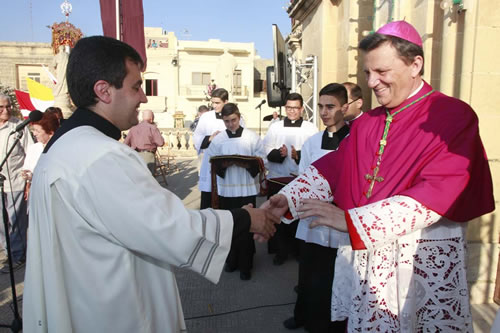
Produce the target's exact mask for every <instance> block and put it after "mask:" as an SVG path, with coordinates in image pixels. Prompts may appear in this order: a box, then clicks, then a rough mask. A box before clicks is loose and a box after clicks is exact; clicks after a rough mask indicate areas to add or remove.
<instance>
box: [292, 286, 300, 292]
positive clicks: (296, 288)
mask: <svg viewBox="0 0 500 333" xmlns="http://www.w3.org/2000/svg"><path fill="white" fill-rule="evenodd" d="M293 291H295V293H296V294H298V293H299V286H295V287H293Z"/></svg>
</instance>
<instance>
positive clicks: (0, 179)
mask: <svg viewBox="0 0 500 333" xmlns="http://www.w3.org/2000/svg"><path fill="white" fill-rule="evenodd" d="M22 136H23V132H22V131H20V132H18V135H17V138H16V140H15V141H14V143H13V144H12V146H11V147H10V149H9V151H8V152H7V154H6V155H5V158H4V160H3V161H2V163H1V164H0V194H1V195H2V205H3V206H2V208H3V209H2V216H3V226H4V230H5V245H6V248H7V261H8V263H9V276H10V288H11V292H12V302H13V305H14V320H13V321H12V324H10V325H6V324H0V327H8V328H10V329H11V330H12V332H20V331H21V330H22V328H23V320H22V318H21V316H20V315H19V308H18V306H17V295H16V281H15V279H14V269H13V268H12V252H11V248H10V236H9V217H8V213H7V207H6V200H5V191H4V183H5V180H6V178H5V176H4V175H3V174H1V172H2V168H3V166H4V164H5V163H6V162H7V159H8V158H9V156H10V154H12V151H13V150H14V148H15V147H16V145H17V144H18V143H19V141H20V140H21V137H22Z"/></svg>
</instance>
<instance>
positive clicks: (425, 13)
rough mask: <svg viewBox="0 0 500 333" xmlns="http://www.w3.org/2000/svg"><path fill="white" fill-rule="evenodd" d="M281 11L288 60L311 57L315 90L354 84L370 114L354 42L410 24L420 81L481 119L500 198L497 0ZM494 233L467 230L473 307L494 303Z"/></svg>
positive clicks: (338, 0)
mask: <svg viewBox="0 0 500 333" xmlns="http://www.w3.org/2000/svg"><path fill="white" fill-rule="evenodd" d="M443 8H444V9H443ZM287 12H288V14H289V16H290V18H291V19H292V32H291V33H290V35H289V36H288V38H287V42H288V45H289V47H290V49H291V50H292V52H293V56H294V57H295V58H296V59H298V60H299V61H302V62H304V61H305V58H306V57H307V56H308V55H311V54H312V55H316V56H317V57H318V68H319V70H318V86H319V87H321V86H323V85H325V84H327V83H329V82H344V81H353V82H356V83H358V84H359V85H360V86H361V87H362V88H363V90H364V99H365V101H366V103H365V105H366V108H372V107H376V106H377V101H376V99H375V98H374V97H373V96H372V95H371V92H370V91H369V90H368V88H367V86H366V82H365V78H364V73H363V71H362V67H361V66H362V64H361V63H360V61H358V60H359V59H360V54H359V52H358V50H357V44H358V42H359V41H360V40H361V39H362V38H363V37H364V36H365V35H366V34H367V33H369V32H371V31H374V30H377V29H378V28H379V27H380V26H382V25H383V24H385V23H386V22H388V21H391V20H402V19H405V20H406V21H408V22H410V23H411V24H413V25H414V26H415V27H416V28H417V30H418V31H419V32H420V33H421V36H422V39H423V42H424V56H425V67H424V69H425V75H424V79H425V80H426V81H427V82H429V83H430V84H431V85H432V86H433V87H434V88H436V89H438V90H440V91H442V92H443V93H445V94H447V95H450V96H454V97H457V98H459V99H461V100H463V101H465V102H467V103H468V104H470V105H471V106H472V107H473V108H474V110H475V111H476V113H477V115H478V116H479V123H480V131H481V137H482V139H483V143H484V145H485V149H486V152H487V154H488V158H489V161H490V167H491V170H492V174H493V182H494V188H495V196H496V198H498V197H499V196H500V193H499V192H498V190H499V188H500V187H499V186H500V146H499V145H498V127H499V125H500V111H499V110H498V107H497V105H499V104H500V94H495V93H494V92H492V91H494V89H496V88H495V87H498V86H500V63H499V62H498V60H497V59H496V57H495V54H498V53H499V52H500V50H499V44H498V40H500V29H499V28H498V21H499V19H500V7H498V4H497V2H496V1H492V0H482V1H472V0H463V1H451V0H448V1H441V0H409V1H386V0H358V1H342V0H293V1H291V3H290V5H289V6H288V8H287ZM305 93H306V94H307V92H305ZM499 227H500V221H499V219H498V217H497V215H496V214H495V213H491V214H488V215H485V216H483V217H481V218H479V219H477V221H473V222H472V223H469V226H468V239H469V245H468V248H469V268H468V279H469V283H470V288H471V298H472V302H473V303H488V302H491V301H492V295H493V291H494V282H495V276H496V267H497V259H498V250H499V249H498V240H499Z"/></svg>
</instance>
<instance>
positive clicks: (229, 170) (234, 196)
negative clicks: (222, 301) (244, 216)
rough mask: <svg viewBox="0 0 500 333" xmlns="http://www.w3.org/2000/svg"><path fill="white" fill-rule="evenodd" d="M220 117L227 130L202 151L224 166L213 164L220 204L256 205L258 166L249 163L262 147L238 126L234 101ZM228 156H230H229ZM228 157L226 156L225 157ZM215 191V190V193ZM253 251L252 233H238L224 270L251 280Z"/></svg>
mask: <svg viewBox="0 0 500 333" xmlns="http://www.w3.org/2000/svg"><path fill="white" fill-rule="evenodd" d="M221 115H222V120H223V121H224V124H225V125H226V130H225V131H223V132H221V133H219V134H218V135H217V136H216V137H215V138H214V139H213V141H212V143H211V144H210V147H208V149H207V150H206V152H205V154H206V155H207V158H208V159H209V160H210V159H211V158H212V157H214V158H217V157H218V158H219V159H217V160H215V161H214V160H212V161H211V163H212V164H214V163H217V161H220V162H222V164H224V163H227V164H225V165H222V164H221V165H220V167H218V166H219V165H218V164H215V168H214V167H212V170H215V172H216V174H217V178H216V179H217V194H218V196H219V207H220V208H223V209H231V208H236V207H241V206H243V205H246V204H252V205H253V206H255V205H256V201H257V193H258V186H259V180H258V179H259V178H258V174H259V169H258V168H256V167H255V166H254V165H255V164H257V163H256V162H257V161H255V159H254V160H251V161H252V162H254V165H250V160H249V159H248V158H251V157H260V158H264V155H265V154H264V149H263V146H262V141H261V140H260V137H259V136H258V135H257V133H255V132H254V131H252V130H249V129H247V128H243V127H241V126H240V118H241V114H240V111H239V109H238V107H237V106H236V104H234V103H227V104H225V105H224V107H223V108H222V111H221ZM228 155H231V156H228ZM234 155H243V156H242V157H240V161H239V163H238V164H236V162H235V163H234V164H232V165H228V164H229V160H228V158H229V159H231V160H234V159H237V158H238V156H234ZM225 156H227V158H225ZM214 194H215V193H214ZM254 253H255V242H254V239H253V235H252V234H251V233H246V234H243V235H241V237H240V238H239V239H238V240H234V241H233V243H232V244H231V251H230V252H229V255H228V257H227V259H226V266H225V268H224V270H225V271H226V272H233V271H235V270H237V269H238V270H239V271H240V279H241V280H250V278H251V276H252V274H251V270H252V266H253V256H254Z"/></svg>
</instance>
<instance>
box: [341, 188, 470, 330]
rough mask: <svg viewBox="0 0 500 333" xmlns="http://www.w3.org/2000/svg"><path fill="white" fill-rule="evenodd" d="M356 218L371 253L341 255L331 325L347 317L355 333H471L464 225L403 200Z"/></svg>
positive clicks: (370, 207) (346, 251)
mask: <svg viewBox="0 0 500 333" xmlns="http://www.w3.org/2000/svg"><path fill="white" fill-rule="evenodd" d="M350 213H351V218H353V222H354V223H355V225H356V227H357V229H358V231H360V229H359V226H360V225H361V224H363V227H364V228H366V229H362V230H368V231H369V234H368V232H367V233H366V235H365V238H363V240H364V241H365V244H366V245H371V246H370V247H368V250H363V251H352V250H350V249H349V248H342V249H341V250H339V252H338V254H337V261H336V265H335V272H336V274H335V278H334V282H333V291H332V292H333V296H332V320H339V319H344V318H346V317H348V318H349V324H348V327H349V331H350V332H364V331H374V332H471V331H472V318H471V315H470V308H469V294H468V288H467V279H466V266H465V257H466V248H465V244H466V241H465V225H464V224H460V223H455V222H452V221H449V220H447V219H445V218H442V217H440V216H439V215H438V214H436V213H435V212H433V211H431V210H429V209H427V208H426V207H424V206H423V205H421V204H419V203H418V202H417V201H415V200H413V199H411V198H408V197H402V196H399V197H393V198H389V199H386V200H382V201H380V202H378V203H375V204H370V205H367V206H364V207H360V208H356V209H353V210H351V211H350ZM353 213H354V214H353ZM360 221H363V223H361V222H360ZM403 222H406V224H407V225H406V224H405V223H403ZM437 222H439V223H437ZM362 233H363V231H361V233H360V234H361V235H362V236H363V234H362ZM367 243H368V244H367ZM349 287H351V292H352V294H351V296H350V297H347V296H346V289H348V288H349Z"/></svg>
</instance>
